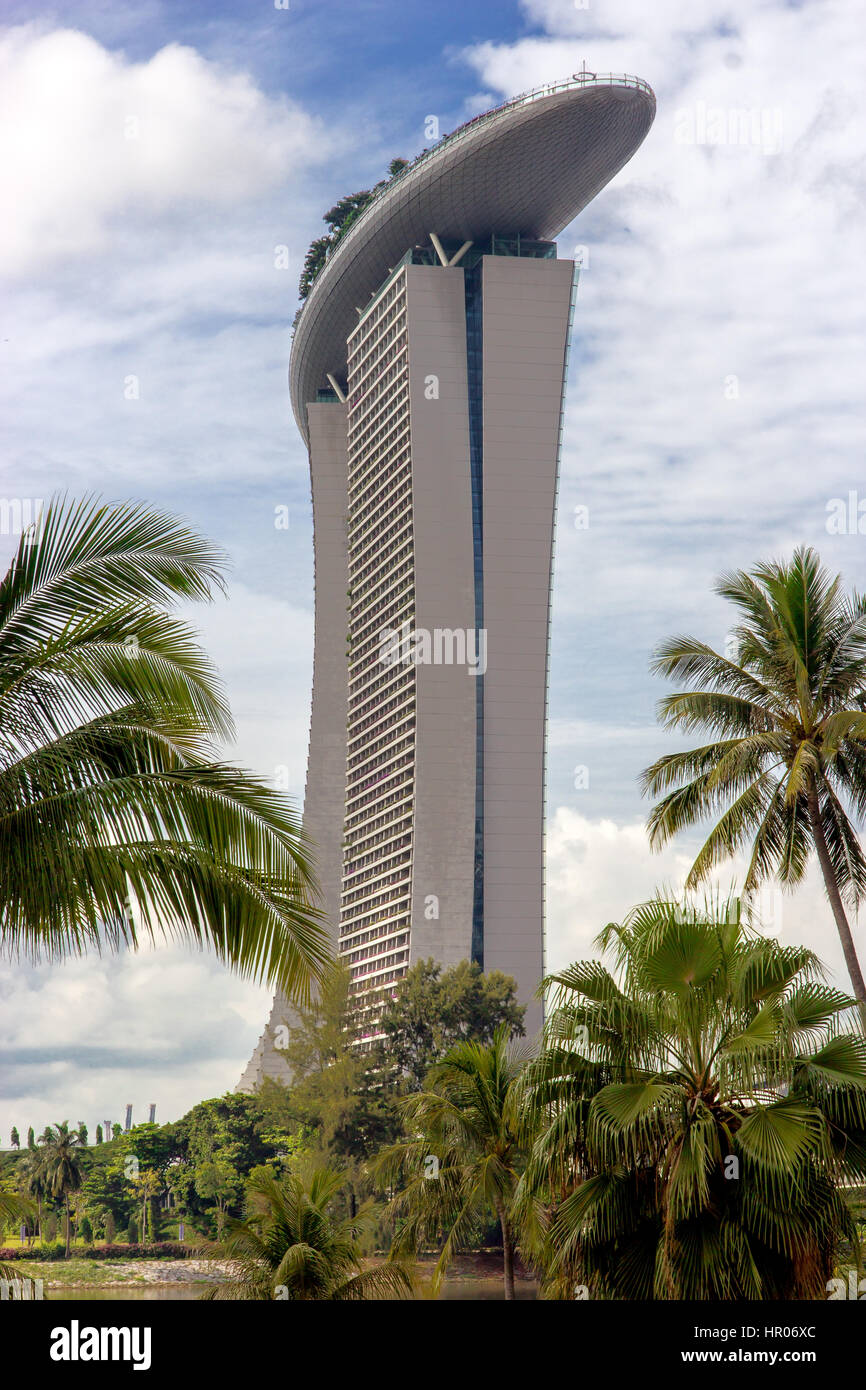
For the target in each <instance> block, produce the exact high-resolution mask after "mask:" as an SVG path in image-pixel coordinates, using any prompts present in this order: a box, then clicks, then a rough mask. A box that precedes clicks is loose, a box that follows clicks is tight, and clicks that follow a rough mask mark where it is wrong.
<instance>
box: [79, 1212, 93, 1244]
mask: <svg viewBox="0 0 866 1390" xmlns="http://www.w3.org/2000/svg"><path fill="white" fill-rule="evenodd" d="M78 1234H79V1235H80V1236H81V1239H82V1240H83V1241H84V1244H85V1245H92V1244H93V1226H92V1225H91V1222H90V1217H89V1216H82V1218H81V1221H80V1223H79V1226H78Z"/></svg>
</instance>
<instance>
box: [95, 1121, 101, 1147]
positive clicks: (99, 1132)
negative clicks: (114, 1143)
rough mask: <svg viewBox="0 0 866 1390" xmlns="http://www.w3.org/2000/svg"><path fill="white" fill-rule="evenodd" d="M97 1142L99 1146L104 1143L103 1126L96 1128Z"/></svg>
mask: <svg viewBox="0 0 866 1390" xmlns="http://www.w3.org/2000/svg"><path fill="white" fill-rule="evenodd" d="M96 1142H97V1144H101V1143H102V1125H97V1126H96Z"/></svg>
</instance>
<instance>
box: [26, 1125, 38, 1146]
mask: <svg viewBox="0 0 866 1390" xmlns="http://www.w3.org/2000/svg"><path fill="white" fill-rule="evenodd" d="M27 1147H28V1149H30V1151H31V1152H32V1151H33V1150H34V1149H35V1148H36V1134H35V1131H34V1129H33V1126H32V1125H31V1126H30V1128H29V1129H28V1131H27Z"/></svg>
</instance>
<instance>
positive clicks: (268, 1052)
mask: <svg viewBox="0 0 866 1390" xmlns="http://www.w3.org/2000/svg"><path fill="white" fill-rule="evenodd" d="M653 112H654V100H653V98H652V93H651V92H650V91H649V88H647V87H646V84H644V83H641V82H639V81H638V80H637V79H630V78H611V79H598V78H593V77H592V75H587V74H582V75H579V76H578V77H576V78H575V79H571V80H570V81H569V82H568V83H563V84H559V85H558V86H557V87H555V88H546V89H543V91H542V92H540V93H530V94H528V95H527V96H526V97H524V98H519V99H518V100H517V101H516V102H513V103H508V104H506V106H505V107H503V108H500V109H499V110H498V111H495V112H492V113H487V115H486V116H485V117H483V118H478V119H476V121H474V122H470V123H469V125H468V126H467V127H464V128H462V130H461V131H458V132H455V134H454V135H452V136H450V137H447V138H446V140H444V141H443V142H441V144H440V146H437V147H436V148H435V149H434V150H433V151H430V152H427V153H426V154H425V155H424V156H422V158H421V159H420V160H418V161H416V163H415V164H414V165H410V166H409V168H408V169H407V170H406V171H405V172H404V173H403V174H402V175H400V176H399V177H398V178H397V179H395V180H393V181H392V183H391V184H389V185H388V186H387V188H386V190H385V192H384V193H383V194H380V195H379V197H378V198H377V199H376V200H375V201H374V203H373V204H372V205H371V206H370V207H369V208H368V209H367V210H366V211H365V213H364V214H363V215H362V217H361V218H360V219H359V220H358V223H357V224H356V225H355V226H354V227H353V228H352V230H351V231H350V232H349V233H348V234H347V235H346V237H345V238H344V241H343V242H342V243H341V244H340V245H339V246H338V248H337V249H336V251H335V252H334V253H333V254H332V256H331V258H330V259H329V261H328V262H327V263H326V266H325V268H324V269H323V271H322V272H321V273H320V276H319V278H318V279H317V281H316V283H315V285H314V288H313V291H312V294H311V296H310V299H309V300H308V302H307V304H306V305H305V307H304V309H303V311H302V313H301V316H300V319H299V322H298V327H297V331H296V335H295V340H294V345H293V353H292V373H291V376H292V391H293V401H294V405H295V412H296V418H297V419H298V423H299V426H300V428H301V430H302V433H303V434H304V435H305V437H306V439H307V442H308V445H309V451H310V472H311V480H312V497H313V524H314V538H315V539H314V544H315V591H316V635H315V654H314V672H313V699H312V715H311V726H310V750H309V762H308V774H307V786H306V795H305V803H304V828H305V832H306V833H307V835H308V836H309V838H310V840H311V842H312V844H313V845H314V846H315V854H316V865H317V874H318V879H319V884H320V889H321V895H322V902H323V905H324V907H325V910H326V913H327V916H328V920H329V923H330V924H331V928H332V931H333V936H334V945H335V950H336V951H337V952H338V953H339V955H340V956H341V957H342V958H343V959H344V960H345V961H346V963H347V964H348V967H349V969H350V972H351V979H352V989H353V992H354V994H355V996H356V1003H357V1007H358V1011H359V1016H360V1018H361V1020H362V1023H361V1036H362V1038H365V1037H366V1038H368V1039H369V1038H373V1037H375V1036H376V1025H377V1019H378V1016H379V1013H380V1011H381V1007H382V1004H383V1001H384V1000H386V999H387V997H388V996H389V994H390V993H392V992H393V990H394V988H395V986H396V985H397V983H398V981H399V980H400V979H401V977H402V976H403V975H404V974H405V973H406V971H407V969H408V968H409V967H410V966H411V965H412V964H414V963H415V962H417V961H419V960H423V959H426V958H427V957H433V958H434V959H436V960H437V961H439V962H441V963H442V964H443V965H445V966H447V965H452V964H456V963H457V962H458V961H460V960H464V959H470V960H474V961H477V962H478V963H479V964H480V965H481V966H482V967H483V968H484V969H485V970H501V971H503V972H505V973H506V974H508V975H511V976H513V977H514V978H515V980H516V981H517V986H518V992H519V996H520V1000H521V1002H522V1003H523V1004H525V1005H526V1006H527V1033H528V1034H530V1035H532V1034H534V1033H536V1032H537V1030H538V1029H539V1028H540V1026H541V1022H542V1017H541V1006H540V1004H539V1002H538V1001H537V999H536V997H535V993H536V990H537V987H538V984H539V982H540V980H541V978H542V975H543V971H544V801H545V790H544V789H545V735H546V718H547V667H548V638H549V620H550V593H551V572H552V561H553V541H554V522H555V509H556V491H557V477H558V465H559V453H560V445H561V437H562V425H561V420H562V403H563V393H564V386H565V379H566V370H567V355H568V345H569V336H570V330H571V323H572V317H573V312H574V293H575V289H576V271H575V265H574V262H573V261H572V260H570V259H559V258H558V257H557V248H556V245H555V243H554V241H553V236H554V235H555V234H556V233H557V232H558V231H560V230H561V229H562V226H564V225H566V224H567V223H568V222H569V221H571V220H572V218H573V216H574V215H575V213H576V212H577V211H579V209H580V207H582V206H583V205H584V204H585V203H586V202H587V201H589V198H590V197H591V196H593V193H594V192H595V191H597V188H598V187H601V186H603V184H604V183H606V182H607V181H608V180H609V178H611V177H612V175H613V174H614V173H615V172H616V170H617V169H618V168H619V167H621V165H622V164H623V163H624V162H625V160H626V159H627V158H628V157H629V155H630V154H631V153H632V152H633V150H634V149H635V148H636V147H637V145H638V144H639V143H640V141H641V140H642V139H643V136H644V135H645V133H646V130H647V129H648V128H649V124H650V123H651V120H652V115H653ZM568 150H571V152H572V153H571V158H569V157H568V155H567V151H568ZM563 184H565V188H563ZM365 224H366V226H365ZM377 269H378V278H375V277H376V274H377ZM359 300H360V302H359ZM350 301H354V302H353V303H350ZM350 310H351V312H350ZM289 1014H290V1005H289V1001H287V1000H284V999H282V998H281V997H280V996H277V998H276V999H275V1001H274V1007H273V1010H272V1014H271V1019H270V1021H269V1024H268V1027H267V1028H266V1030H265V1032H264V1033H263V1035H262V1037H261V1039H260V1040H259V1044H258V1046H257V1048H256V1051H255V1053H254V1055H253V1057H252V1059H251V1061H250V1064H249V1065H248V1067H247V1070H246V1072H245V1074H244V1077H243V1079H242V1081H241V1083H240V1086H241V1089H252V1088H253V1087H254V1086H255V1085H257V1084H258V1082H259V1081H260V1080H261V1077H262V1076H264V1075H271V1076H275V1077H277V1078H278V1079H284V1080H285V1079H287V1075H286V1067H285V1063H284V1060H283V1058H282V1057H281V1055H280V1049H279V1048H278V1047H275V1045H274V1042H275V1038H276V1036H277V1030H278V1029H279V1027H280V1024H284V1023H285V1022H286V1020H287V1019H288V1017H289Z"/></svg>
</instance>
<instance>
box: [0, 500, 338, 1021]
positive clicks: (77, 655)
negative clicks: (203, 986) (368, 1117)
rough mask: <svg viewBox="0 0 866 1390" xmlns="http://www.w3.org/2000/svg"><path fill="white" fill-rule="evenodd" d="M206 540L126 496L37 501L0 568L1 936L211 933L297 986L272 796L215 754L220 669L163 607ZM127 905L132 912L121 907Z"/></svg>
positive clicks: (132, 937) (67, 940)
mask: <svg viewBox="0 0 866 1390" xmlns="http://www.w3.org/2000/svg"><path fill="white" fill-rule="evenodd" d="M223 568H224V557H223V556H222V554H221V553H220V552H219V551H218V550H216V549H215V548H214V547H213V546H211V545H210V544H209V543H208V542H207V541H205V540H203V539H202V538H201V537H200V536H198V535H196V534H195V533H194V532H192V531H190V530H188V529H186V528H185V527H184V526H183V525H181V524H180V523H179V522H177V521H175V520H173V519H172V518H171V517H168V516H165V515H162V514H161V513H159V512H155V511H152V510H150V509H148V508H146V507H145V506H143V505H139V504H135V505H133V504H127V505H120V506H108V505H106V504H104V503H102V502H99V501H98V500H95V499H92V498H87V499H85V500H84V501H81V502H77V503H76V502H71V501H68V500H67V499H65V498H61V499H54V500H53V501H52V502H51V504H50V505H49V506H48V507H47V509H46V511H45V514H44V516H43V518H42V519H41V521H40V524H39V527H38V528H37V529H35V530H33V531H31V533H26V534H24V535H22V537H21V542H20V544H19V546H18V549H17V553H16V555H15V558H14V560H13V562H12V566H11V568H10V570H9V572H8V574H7V575H6V577H5V579H4V580H3V581H2V583H0V942H2V945H3V946H4V947H5V948H6V949H7V950H8V951H9V952H11V953H14V954H19V953H23V954H24V955H25V956H27V957H28V958H30V959H32V960H38V959H42V958H49V959H56V958H59V957H63V956H67V955H70V954H81V953H82V952H83V951H84V950H86V949H87V948H88V947H96V948H98V949H104V948H106V947H107V948H109V949H117V948H119V947H120V946H121V945H133V946H134V945H135V944H136V943H137V940H138V938H139V935H145V936H149V937H156V936H163V937H174V938H177V939H180V940H183V941H188V942H193V943H194V944H196V945H198V946H203V945H205V944H207V945H210V946H211V947H213V948H214V950H215V951H216V952H217V954H218V955H219V956H220V958H221V959H223V960H224V961H226V962H227V963H229V964H230V965H232V966H233V967H235V968H236V969H237V970H239V971H240V972H242V973H243V974H246V975H249V976H252V977H253V978H255V979H259V980H262V981H265V980H267V981H269V982H270V983H272V984H279V985H281V986H282V987H283V988H284V989H285V990H286V991H287V992H288V993H289V994H290V995H294V996H295V997H298V998H300V999H301V1000H304V999H306V998H307V997H309V992H310V987H311V982H312V981H313V980H315V979H317V978H319V977H320V976H321V973H322V971H323V969H324V968H325V962H326V961H327V958H328V947H327V941H326V936H325V934H324V931H323V928H322V925H321V914H320V912H319V911H318V910H317V909H315V908H314V907H312V906H311V893H312V886H311V878H310V865H309V859H308V855H307V850H306V848H305V846H304V843H303V841H302V838H301V836H300V833H299V827H298V821H297V819H296V816H295V814H294V812H293V811H292V810H291V809H290V808H289V807H288V805H287V804H286V802H285V800H284V799H283V798H282V797H281V796H280V795H279V794H278V793H277V792H274V791H272V790H270V789H269V788H268V787H266V786H265V785H263V784H262V783H260V782H259V781H257V780H256V779H255V778H254V777H253V776H252V775H250V774H249V773H245V772H243V771H240V770H238V769H237V768H234V767H231V766H228V765H225V764H222V763H219V762H217V761H215V755H214V746H213V745H214V742H215V741H216V740H219V739H227V738H230V737H231V736H232V722H231V716H230V713H229V710H228V708H227V706H226V703H225V700H224V697H223V694H222V691H221V687H220V683H219V681H218V679H217V677H216V675H215V673H214V670H213V667H212V666H211V664H210V662H209V660H208V659H207V657H206V656H205V655H204V653H202V652H201V651H200V649H199V648H198V647H197V646H196V645H195V642H194V637H193V634H192V633H191V631H190V629H189V628H188V627H187V626H186V625H185V624H184V623H182V622H180V621H179V620H178V618H176V617H175V616H173V615H172V614H171V613H170V612H169V611H168V609H169V607H170V606H171V605H173V604H177V603H179V602H181V601H187V600H209V599H210V598H211V597H212V594H213V592H214V590H215V589H220V588H222V587H223ZM133 909H134V911H133Z"/></svg>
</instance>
